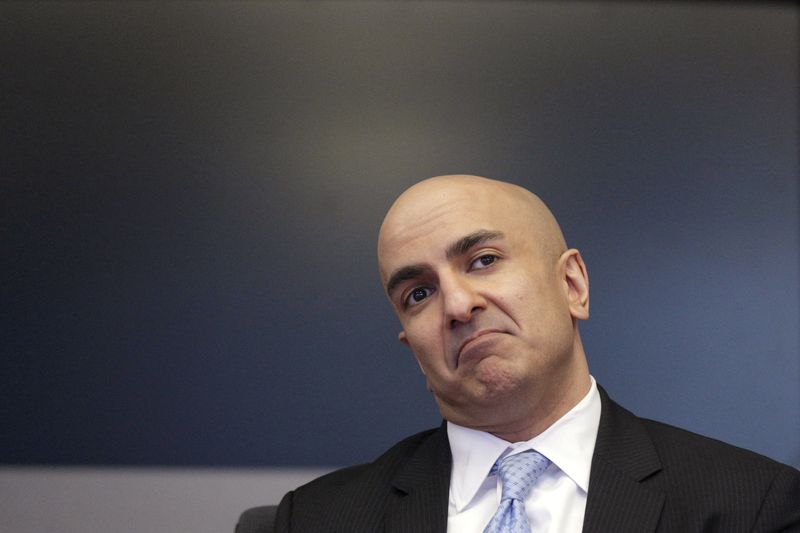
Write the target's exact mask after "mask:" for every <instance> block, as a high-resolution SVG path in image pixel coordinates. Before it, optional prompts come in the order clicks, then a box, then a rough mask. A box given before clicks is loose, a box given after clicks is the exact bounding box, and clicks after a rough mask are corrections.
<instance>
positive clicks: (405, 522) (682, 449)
mask: <svg viewBox="0 0 800 533" xmlns="http://www.w3.org/2000/svg"><path fill="white" fill-rule="evenodd" d="M600 395H601V401H602V412H601V416H600V427H599V431H598V434H597V443H596V445H595V450H594V455H593V457H592V467H591V476H590V480H589V493H588V498H587V501H586V515H585V518H584V525H583V531H584V532H592V533H594V532H598V533H601V532H602V533H622V532H635V533H645V532H676V533H691V532H701V531H702V532H720V533H735V532H740V531H741V532H745V531H747V532H774V531H798V532H800V472H798V471H797V470H795V469H793V468H791V467H788V466H786V465H782V464H780V463H777V462H775V461H772V460H770V459H768V458H766V457H763V456H760V455H757V454H755V453H752V452H749V451H746V450H742V449H740V448H735V447H733V446H730V445H728V444H724V443H722V442H719V441H716V440H713V439H709V438H706V437H701V436H699V435H696V434H693V433H689V432H688V431H684V430H681V429H678V428H675V427H671V426H667V425H665V424H660V423H658V422H653V421H651V420H645V419H640V418H637V417H636V416H634V415H633V414H631V413H630V412H628V411H626V410H625V409H623V408H622V407H620V406H619V405H617V404H616V403H614V402H613V401H612V400H611V399H609V397H608V395H607V394H606V393H605V391H604V390H602V389H601V390H600ZM450 465H451V457H450V446H449V443H448V440H447V431H446V429H445V427H444V425H443V426H442V427H440V428H438V429H434V430H430V431H426V432H423V433H419V434H417V435H414V436H412V437H409V438H408V439H405V440H404V441H402V442H400V443H398V444H397V445H395V446H394V447H393V448H391V449H390V450H389V451H387V452H386V453H385V454H383V455H382V456H381V457H379V458H378V459H377V460H375V461H374V462H372V463H369V464H366V465H361V466H355V467H351V468H346V469H344V470H339V471H336V472H333V473H331V474H328V475H326V476H323V477H321V478H319V479H316V480H314V481H312V482H311V483H308V484H307V485H304V486H302V487H300V488H298V489H297V490H295V491H293V492H290V493H288V494H287V495H286V496H285V497H284V498H283V500H282V501H281V504H280V506H279V508H278V516H277V520H276V522H275V525H276V528H275V531H276V532H278V533H289V532H291V533H312V532H313V533H334V532H341V533H345V532H346V533H360V532H364V533H378V532H386V533H390V532H395V533H400V532H404V533H422V532H431V533H434V532H435V533H444V532H445V531H446V530H447V507H448V492H449V485H450Z"/></svg>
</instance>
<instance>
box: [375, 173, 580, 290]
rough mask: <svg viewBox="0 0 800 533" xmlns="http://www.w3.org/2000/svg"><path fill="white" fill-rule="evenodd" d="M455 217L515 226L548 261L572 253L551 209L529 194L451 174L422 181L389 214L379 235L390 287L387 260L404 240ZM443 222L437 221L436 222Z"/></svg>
mask: <svg viewBox="0 0 800 533" xmlns="http://www.w3.org/2000/svg"><path fill="white" fill-rule="evenodd" d="M447 214H451V215H456V216H457V215H459V214H460V216H462V217H464V218H463V219H462V221H467V220H469V219H470V218H477V217H478V216H486V217H488V219H494V220H498V221H501V220H502V222H503V223H506V222H512V223H513V225H514V226H517V227H519V229H520V230H521V231H524V232H525V233H526V234H529V236H530V237H531V238H532V239H533V240H534V241H535V243H536V246H538V247H539V250H540V252H541V253H542V256H543V257H544V258H546V259H547V260H548V261H555V260H556V259H557V258H558V256H559V255H560V254H561V253H562V252H563V251H564V250H566V242H565V241H564V236H563V234H562V232H561V228H560V227H559V225H558V222H556V219H555V217H554V216H553V214H552V213H551V212H550V210H549V209H548V208H547V206H546V205H545V204H544V202H542V200H541V199H539V197H538V196H536V195H535V194H533V193H532V192H530V191H529V190H527V189H524V188H522V187H520V186H518V185H514V184H512V183H506V182H503V181H498V180H493V179H489V178H483V177H480V176H470V175H458V174H457V175H447V176H437V177H434V178H428V179H426V180H423V181H420V182H419V183H416V184H415V185H413V186H411V187H410V188H408V189H407V190H406V191H405V192H403V193H402V194H401V195H400V196H399V197H398V198H397V200H395V202H394V204H392V206H391V208H389V211H388V212H387V214H386V217H385V218H384V219H383V224H382V225H381V229H380V233H379V236H378V263H379V267H380V271H381V278H382V279H383V282H384V284H385V283H386V282H387V280H388V276H389V275H390V274H389V273H388V272H387V271H386V269H385V268H384V261H383V257H384V256H385V255H386V254H387V252H389V251H391V249H392V248H393V247H394V246H395V245H396V244H397V243H398V242H400V241H402V240H405V239H407V238H408V237H409V236H412V235H415V234H423V233H424V232H425V231H426V229H425V228H426V226H427V224H426V223H435V224H439V223H440V217H442V216H444V215H447ZM434 221H437V222H434Z"/></svg>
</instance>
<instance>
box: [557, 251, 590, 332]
mask: <svg viewBox="0 0 800 533" xmlns="http://www.w3.org/2000/svg"><path fill="white" fill-rule="evenodd" d="M561 261H562V262H563V263H562V264H563V268H564V282H565V286H566V291H567V299H568V301H569V309H570V314H571V315H572V317H573V318H575V319H578V320H586V319H587V318H589V275H588V274H587V273H586V265H585V264H584V262H583V258H582V257H581V253H580V252H579V251H578V250H575V249H574V248H572V249H569V250H567V251H566V252H564V254H563V255H562V256H561Z"/></svg>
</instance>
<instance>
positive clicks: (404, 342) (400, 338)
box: [397, 331, 408, 346]
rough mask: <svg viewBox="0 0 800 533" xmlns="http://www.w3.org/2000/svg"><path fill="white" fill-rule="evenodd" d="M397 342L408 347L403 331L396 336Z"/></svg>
mask: <svg viewBox="0 0 800 533" xmlns="http://www.w3.org/2000/svg"><path fill="white" fill-rule="evenodd" d="M397 340H399V341H400V342H402V343H403V344H405V345H406V346H408V337H406V332H405V331H401V332H400V333H398V334H397Z"/></svg>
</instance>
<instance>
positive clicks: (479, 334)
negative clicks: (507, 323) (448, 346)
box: [457, 328, 503, 359]
mask: <svg viewBox="0 0 800 533" xmlns="http://www.w3.org/2000/svg"><path fill="white" fill-rule="evenodd" d="M489 333H503V331H502V330H500V329H494V328H489V329H481V330H479V331H476V332H475V333H473V334H472V335H470V336H469V337H467V338H466V339H464V341H463V342H462V343H461V345H460V346H459V347H458V352H457V354H458V358H459V359H461V352H462V351H463V350H464V347H465V346H466V345H467V344H469V343H471V342H472V341H474V340H475V339H477V338H479V337H483V336H484V335H488V334H489Z"/></svg>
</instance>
